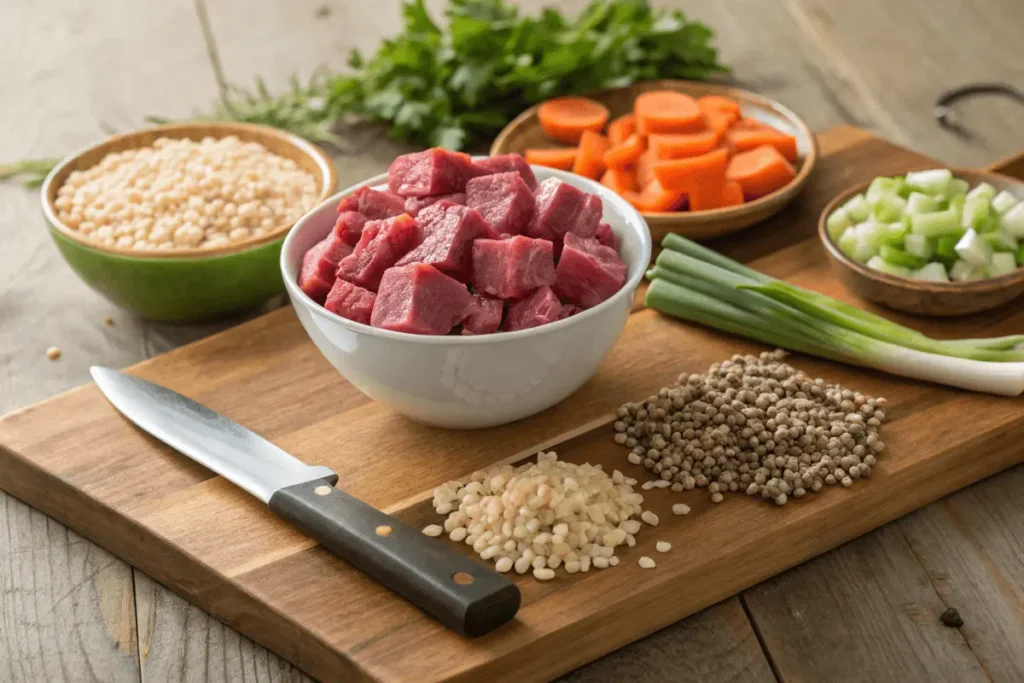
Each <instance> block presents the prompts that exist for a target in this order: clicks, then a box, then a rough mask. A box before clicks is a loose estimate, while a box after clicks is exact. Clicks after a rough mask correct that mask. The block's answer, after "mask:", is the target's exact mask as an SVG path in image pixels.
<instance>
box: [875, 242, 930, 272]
mask: <svg viewBox="0 0 1024 683" xmlns="http://www.w3.org/2000/svg"><path fill="white" fill-rule="evenodd" d="M878 255H879V256H881V257H882V258H883V259H885V260H886V261H887V262H888V263H889V264H890V265H894V266H900V267H902V268H920V267H922V266H923V265H924V264H925V263H927V261H926V260H925V259H923V258H918V257H916V256H914V255H912V254H908V253H907V252H905V251H903V250H902V249H897V248H896V247H893V246H891V245H888V244H883V245H882V246H881V247H880V248H879V250H878Z"/></svg>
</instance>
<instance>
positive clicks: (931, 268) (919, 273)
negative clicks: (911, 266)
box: [911, 261, 949, 282]
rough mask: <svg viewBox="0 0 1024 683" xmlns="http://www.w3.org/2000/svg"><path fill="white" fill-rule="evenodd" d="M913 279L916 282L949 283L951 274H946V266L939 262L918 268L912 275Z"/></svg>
mask: <svg viewBox="0 0 1024 683" xmlns="http://www.w3.org/2000/svg"><path fill="white" fill-rule="evenodd" d="M911 277H913V278H914V279H916V280H928V281H929V282H949V273H947V272H946V266H944V265H943V264H941V263H939V262H938V261H933V262H931V263H928V264H925V265H924V266H923V267H921V268H918V269H917V270H915V271H914V272H913V273H911Z"/></svg>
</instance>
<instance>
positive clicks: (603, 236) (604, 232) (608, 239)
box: [594, 223, 619, 251]
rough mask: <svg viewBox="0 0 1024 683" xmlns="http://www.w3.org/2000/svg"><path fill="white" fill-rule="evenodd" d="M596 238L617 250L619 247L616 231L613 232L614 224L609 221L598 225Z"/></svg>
mask: <svg viewBox="0 0 1024 683" xmlns="http://www.w3.org/2000/svg"><path fill="white" fill-rule="evenodd" d="M594 238H595V239H596V240H597V241H598V242H600V243H601V244H603V245H604V246H606V247H611V248H612V249H615V250H616V251H618V249H619V245H618V244H617V243H616V240H615V233H613V232H612V226H610V225H608V224H607V223H602V224H601V225H599V226H597V234H596V235H594Z"/></svg>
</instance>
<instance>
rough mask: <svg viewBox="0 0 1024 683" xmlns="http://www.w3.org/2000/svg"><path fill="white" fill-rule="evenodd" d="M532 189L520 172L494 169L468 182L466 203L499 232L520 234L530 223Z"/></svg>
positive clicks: (532, 208) (531, 216)
mask: <svg viewBox="0 0 1024 683" xmlns="http://www.w3.org/2000/svg"><path fill="white" fill-rule="evenodd" d="M533 205H534V201H533V192H530V188H529V187H528V186H527V185H526V182H525V181H524V180H523V179H522V177H521V176H520V175H519V174H518V173H495V174H493V175H485V176H481V177H479V178H473V179H472V180H470V181H469V182H468V183H466V206H471V207H473V208H474V209H476V210H477V211H479V212H480V214H481V215H482V216H483V217H484V220H485V221H487V222H488V223H490V224H491V227H492V228H494V229H495V230H496V231H497V232H498V233H499V234H502V235H518V234H521V233H522V232H523V230H524V229H526V228H527V227H528V226H529V225H530V221H531V220H532V219H533V210H534V207H533Z"/></svg>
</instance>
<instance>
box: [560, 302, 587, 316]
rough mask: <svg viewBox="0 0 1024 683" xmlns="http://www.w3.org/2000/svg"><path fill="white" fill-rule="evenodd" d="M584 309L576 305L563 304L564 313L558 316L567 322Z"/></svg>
mask: <svg viewBox="0 0 1024 683" xmlns="http://www.w3.org/2000/svg"><path fill="white" fill-rule="evenodd" d="M582 310H583V309H582V308H580V307H579V306H577V305H575V304H562V312H561V313H560V314H559V315H558V319H559V320H565V319H566V318H571V317H572V316H574V315H576V314H577V313H579V312H580V311H582Z"/></svg>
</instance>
